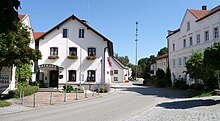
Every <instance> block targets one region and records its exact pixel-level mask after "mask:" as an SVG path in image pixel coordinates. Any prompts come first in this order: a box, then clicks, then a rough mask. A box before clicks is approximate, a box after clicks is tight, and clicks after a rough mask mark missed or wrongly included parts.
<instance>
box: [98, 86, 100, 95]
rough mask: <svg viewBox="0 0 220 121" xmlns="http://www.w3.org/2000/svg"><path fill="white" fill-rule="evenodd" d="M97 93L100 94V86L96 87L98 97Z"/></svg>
mask: <svg viewBox="0 0 220 121" xmlns="http://www.w3.org/2000/svg"><path fill="white" fill-rule="evenodd" d="M99 92H100V86H99V85H98V95H99Z"/></svg>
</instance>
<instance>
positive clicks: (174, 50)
mask: <svg viewBox="0 0 220 121" xmlns="http://www.w3.org/2000/svg"><path fill="white" fill-rule="evenodd" d="M175 49H176V48H175V43H173V51H175Z"/></svg>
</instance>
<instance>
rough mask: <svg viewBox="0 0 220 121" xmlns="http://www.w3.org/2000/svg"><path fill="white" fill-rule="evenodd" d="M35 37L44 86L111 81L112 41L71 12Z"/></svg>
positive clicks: (106, 82) (108, 82)
mask: <svg viewBox="0 0 220 121" xmlns="http://www.w3.org/2000/svg"><path fill="white" fill-rule="evenodd" d="M41 34H42V35H41V36H40V37H38V38H37V39H36V42H37V46H38V47H37V48H39V50H40V51H41V53H42V59H40V60H38V66H39V70H40V77H39V79H40V80H42V81H44V86H45V87H59V86H60V87H61V86H62V85H65V84H66V83H67V84H73V85H74V84H110V83H111V76H110V68H111V57H112V55H113V43H112V42H111V41H110V40H109V39H107V38H106V37H104V36H103V35H102V34H100V33H99V32H97V31H96V30H95V29H93V28H92V27H90V26H89V25H88V24H87V23H86V21H84V20H81V19H79V18H77V17H76V16H74V15H72V16H70V17H68V18H67V19H65V20H64V21H62V22H61V23H59V24H58V25H56V26H55V27H53V28H52V29H50V30H49V31H48V32H46V33H41Z"/></svg>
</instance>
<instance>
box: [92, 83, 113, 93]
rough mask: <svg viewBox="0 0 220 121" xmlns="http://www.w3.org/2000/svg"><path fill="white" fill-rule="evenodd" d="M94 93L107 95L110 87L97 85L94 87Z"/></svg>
mask: <svg viewBox="0 0 220 121" xmlns="http://www.w3.org/2000/svg"><path fill="white" fill-rule="evenodd" d="M94 91H95V92H97V93H98V92H99V93H107V92H109V91H110V85H109V84H103V85H98V87H95V90H94Z"/></svg>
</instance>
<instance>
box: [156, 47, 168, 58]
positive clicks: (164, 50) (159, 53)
mask: <svg viewBox="0 0 220 121" xmlns="http://www.w3.org/2000/svg"><path fill="white" fill-rule="evenodd" d="M166 53H168V48H167V47H164V48H162V49H160V51H158V53H157V56H162V55H163V54H166Z"/></svg>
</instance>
